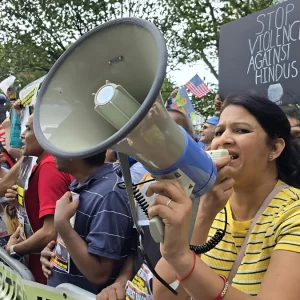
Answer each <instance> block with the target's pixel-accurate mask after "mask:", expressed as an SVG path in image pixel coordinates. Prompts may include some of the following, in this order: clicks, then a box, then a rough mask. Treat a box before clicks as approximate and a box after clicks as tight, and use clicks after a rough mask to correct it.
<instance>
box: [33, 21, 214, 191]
mask: <svg viewBox="0 0 300 300" xmlns="http://www.w3.org/2000/svg"><path fill="white" fill-rule="evenodd" d="M166 67H167V49H166V44H165V41H164V38H163V36H162V35H161V33H160V32H159V30H158V29H157V28H156V27H155V26H154V25H153V24H151V23H149V22H148V21H145V20H141V19H136V18H124V19H119V20H114V21H111V22H108V23H106V24H103V25H101V26H99V27H97V28H95V29H94V30H91V31H90V32H88V33H87V34H85V35H84V36H82V37H81V38H80V39H79V40H78V41H77V42H75V43H74V44H73V45H72V46H71V47H70V48H69V49H67V51H66V52H65V53H64V54H63V55H62V56H61V57H60V58H59V59H58V61H57V62H56V63H55V64H54V66H53V68H52V69H51V70H50V72H49V74H48V75H47V77H46V79H45V81H44V83H43V85H42V87H41V89H40V91H39V93H38V100H37V103H36V106H35V113H34V130H35V134H36V137H37V139H38V141H39V143H40V144H41V146H42V147H43V148H44V149H45V150H46V151H47V152H49V153H51V154H53V155H54V156H57V157H61V158H69V159H72V158H84V157H88V156H92V155H95V154H97V153H99V152H101V151H105V150H106V149H108V148H112V149H115V150H117V151H119V152H122V153H125V154H127V155H129V156H132V157H134V158H135V159H137V160H138V161H140V162H141V163H142V164H143V165H144V166H145V167H146V168H147V169H148V170H149V171H150V172H151V173H152V174H154V175H157V174H166V173H168V172H173V171H174V170H176V168H179V169H181V170H182V171H183V172H184V173H185V174H186V175H187V176H188V177H189V178H191V179H192V180H193V181H194V182H195V189H196V190H197V191H199V190H201V191H202V192H203V193H204V192H206V191H207V190H209V189H210V188H211V186H212V184H213V183H214V180H215V173H216V170H215V166H214V164H213V163H212V161H211V159H210V158H209V157H208V155H207V154H206V153H205V152H204V151H201V150H200V149H199V147H198V146H197V145H196V143H195V142H194V141H193V140H192V139H191V138H190V137H189V136H188V135H187V134H186V132H185V131H184V130H182V128H180V127H179V126H178V125H177V124H176V123H175V122H174V121H173V120H172V118H171V117H170V116H169V114H168V112H167V111H166V109H165V107H164V105H163V102H162V99H161V97H160V88H161V86H162V84H163V81H164V78H165V75H166Z"/></svg>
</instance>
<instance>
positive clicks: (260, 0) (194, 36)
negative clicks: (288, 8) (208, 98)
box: [164, 0, 279, 79]
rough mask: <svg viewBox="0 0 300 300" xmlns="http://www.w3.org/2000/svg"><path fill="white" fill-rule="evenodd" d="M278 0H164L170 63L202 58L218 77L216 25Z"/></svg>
mask: <svg viewBox="0 0 300 300" xmlns="http://www.w3.org/2000/svg"><path fill="white" fill-rule="evenodd" d="M278 1H279V0H222V1H219V0H165V3H166V4H167V5H166V7H165V11H166V13H167V18H166V22H165V24H164V27H165V28H167V29H168V30H167V31H166V34H167V35H166V39H167V41H168V45H169V49H170V55H171V58H172V61H173V66H176V65H177V64H178V63H191V62H195V61H198V60H203V61H204V62H205V64H206V65H207V67H208V68H209V70H210V72H211V73H212V74H213V75H214V77H215V78H216V79H218V72H217V69H216V67H215V63H216V58H217V57H218V48H219V30H220V26H221V25H223V24H225V23H228V22H230V21H233V20H235V19H239V18H241V17H244V16H246V15H248V14H251V13H254V12H257V11H259V10H262V9H264V8H267V7H269V6H270V5H272V4H276V3H277V2H278Z"/></svg>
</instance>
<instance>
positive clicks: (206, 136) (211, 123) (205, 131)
mask: <svg viewBox="0 0 300 300" xmlns="http://www.w3.org/2000/svg"><path fill="white" fill-rule="evenodd" d="M218 122H219V117H216V116H214V117H211V118H208V119H207V121H206V122H205V123H204V124H203V126H202V128H201V129H200V141H201V142H202V143H203V144H205V150H206V151H208V150H210V145H211V142H212V140H213V139H214V136H215V129H216V126H217V125H218Z"/></svg>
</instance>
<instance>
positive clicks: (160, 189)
mask: <svg viewBox="0 0 300 300" xmlns="http://www.w3.org/2000/svg"><path fill="white" fill-rule="evenodd" d="M153 194H157V195H158V196H157V197H156V198H155V199H154V200H153V201H152V202H151V204H150V207H149V209H148V214H149V218H150V219H151V218H153V217H155V216H159V217H160V218H161V219H162V221H163V222H164V224H165V228H164V242H163V243H162V244H161V246H160V247H161V254H162V256H163V257H164V258H165V259H166V260H173V259H176V258H177V257H180V256H181V255H183V254H184V253H186V251H190V250H189V243H188V233H189V228H190V222H191V216H192V201H191V199H190V198H189V197H188V196H187V195H186V194H185V192H184V190H183V189H182V187H181V185H180V184H179V183H178V182H177V181H176V180H161V181H158V182H156V183H153V184H151V185H150V187H149V188H148V190H147V193H146V196H147V197H151V196H152V195H153Z"/></svg>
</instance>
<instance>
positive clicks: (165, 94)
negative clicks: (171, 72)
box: [161, 77, 175, 102]
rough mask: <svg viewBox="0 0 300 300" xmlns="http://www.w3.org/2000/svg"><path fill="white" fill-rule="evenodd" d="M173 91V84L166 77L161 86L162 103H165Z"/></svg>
mask: <svg viewBox="0 0 300 300" xmlns="http://www.w3.org/2000/svg"><path fill="white" fill-rule="evenodd" d="M174 89H175V83H174V82H172V81H171V80H170V79H168V77H166V78H165V80H164V83H163V86H162V88H161V96H162V98H163V101H164V102H166V101H167V100H168V98H169V97H170V94H171V92H172V91H173V90H174Z"/></svg>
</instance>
